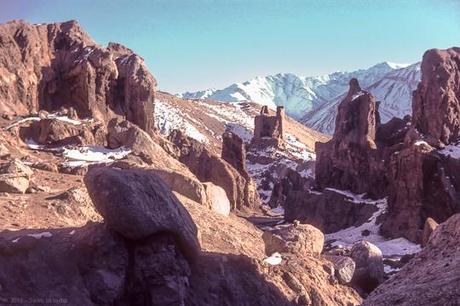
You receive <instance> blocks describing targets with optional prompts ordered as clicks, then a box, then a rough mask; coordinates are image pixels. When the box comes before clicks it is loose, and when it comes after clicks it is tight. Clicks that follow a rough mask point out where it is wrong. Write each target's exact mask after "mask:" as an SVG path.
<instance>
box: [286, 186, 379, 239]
mask: <svg viewBox="0 0 460 306" xmlns="http://www.w3.org/2000/svg"><path fill="white" fill-rule="evenodd" d="M284 209H285V214H284V217H285V220H286V221H288V222H293V221H294V220H299V221H300V222H302V223H308V224H311V225H313V226H315V227H317V228H319V229H320V230H321V231H323V232H324V233H326V234H328V233H333V232H337V231H339V230H341V229H344V228H347V227H350V226H359V225H361V224H363V223H365V222H367V221H368V220H369V218H370V217H371V216H372V214H373V213H374V212H375V211H376V210H377V208H376V207H375V205H372V204H367V203H366V202H365V201H362V202H357V201H356V200H355V199H353V198H352V197H350V196H347V195H346V194H343V193H341V192H338V191H336V190H333V189H325V190H324V192H322V193H318V192H314V191H304V190H300V191H299V190H293V191H291V192H290V193H289V195H288V197H287V199H286V204H285V207H284Z"/></svg>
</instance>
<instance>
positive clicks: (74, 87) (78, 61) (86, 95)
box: [0, 21, 156, 133]
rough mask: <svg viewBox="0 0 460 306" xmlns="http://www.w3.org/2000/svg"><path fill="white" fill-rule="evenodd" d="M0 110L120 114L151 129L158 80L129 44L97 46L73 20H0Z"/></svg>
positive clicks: (99, 117)
mask: <svg viewBox="0 0 460 306" xmlns="http://www.w3.org/2000/svg"><path fill="white" fill-rule="evenodd" d="M0 41H1V44H0V58H2V61H1V62H0V75H1V77H0V100H1V101H2V104H1V105H0V112H1V113H4V114H17V115H27V114H29V113H31V112H38V111H39V110H47V111H50V112H54V111H57V110H59V109H60V108H61V107H73V108H74V109H75V111H76V113H77V114H78V116H79V117H80V118H87V117H92V118H95V119H97V120H99V121H102V122H107V121H108V119H110V118H113V117H117V116H121V117H124V118H126V119H127V120H129V121H131V122H133V123H135V124H137V125H138V126H140V127H141V128H142V129H143V130H145V131H147V132H148V133H151V132H153V127H154V125H153V102H154V91H155V86H156V81H155V79H154V78H153V76H152V75H151V74H150V73H149V72H148V70H147V68H146V67H145V65H144V63H143V60H142V58H140V57H139V56H137V55H136V54H134V53H133V52H132V51H131V50H129V49H128V48H125V47H123V46H121V45H118V44H109V45H108V47H107V48H103V47H101V46H98V45H97V44H96V43H95V42H94V41H93V40H92V39H91V38H90V37H89V35H88V34H87V33H85V32H84V31H83V29H82V28H81V27H80V26H79V25H78V23H77V22H76V21H68V22H63V23H54V24H42V25H33V24H29V23H26V22H24V21H11V22H8V23H6V24H2V25H0Z"/></svg>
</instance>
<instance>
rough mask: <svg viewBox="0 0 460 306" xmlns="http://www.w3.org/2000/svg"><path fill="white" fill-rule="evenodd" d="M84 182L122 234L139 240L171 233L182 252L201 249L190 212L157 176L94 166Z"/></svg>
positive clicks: (111, 225)
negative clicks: (161, 233) (159, 233)
mask: <svg viewBox="0 0 460 306" xmlns="http://www.w3.org/2000/svg"><path fill="white" fill-rule="evenodd" d="M85 185H86V188H87V189H88V192H89V194H90V196H91V199H92V200H93V203H94V205H95V206H96V209H97V210H98V212H99V213H100V214H101V215H102V217H103V218H104V221H105V223H106V224H107V226H108V227H109V228H111V229H113V230H114V231H116V232H117V233H119V234H120V235H122V236H123V237H125V238H127V239H131V240H141V239H145V238H147V237H149V236H151V235H152V234H154V233H157V232H162V231H166V232H169V233H172V234H174V235H175V236H176V237H177V239H178V242H179V245H180V246H181V247H182V248H183V251H184V253H186V254H190V255H191V256H192V257H196V256H197V253H198V252H199V250H200V245H199V243H198V239H197V238H196V236H197V229H196V226H195V224H194V223H193V221H192V219H191V217H190V215H189V213H188V212H187V210H186V209H184V207H183V206H182V204H181V203H180V202H179V201H178V200H177V198H176V197H175V196H174V195H173V194H171V192H170V190H169V188H168V187H167V186H166V185H165V183H164V182H163V181H162V180H161V179H160V178H159V177H157V176H156V175H154V174H152V173H149V172H147V171H143V170H137V169H128V170H119V169H112V168H93V169H91V170H90V171H89V172H88V173H87V175H86V176H85Z"/></svg>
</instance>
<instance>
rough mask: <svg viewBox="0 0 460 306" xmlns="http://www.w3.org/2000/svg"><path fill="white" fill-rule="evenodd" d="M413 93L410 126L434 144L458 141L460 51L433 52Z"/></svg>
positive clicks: (426, 57)
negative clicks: (411, 121) (411, 124)
mask: <svg viewBox="0 0 460 306" xmlns="http://www.w3.org/2000/svg"><path fill="white" fill-rule="evenodd" d="M421 69H422V81H421V82H420V83H419V85H418V87H417V90H416V91H415V92H414V98H413V103H412V112H413V124H414V126H415V128H416V129H417V130H418V131H419V132H421V133H422V134H424V135H426V137H427V138H428V141H429V142H431V144H433V145H438V144H450V143H453V142H456V141H458V140H460V48H451V49H447V50H439V49H432V50H428V51H427V52H425V54H424V55H423V61H422V66H421Z"/></svg>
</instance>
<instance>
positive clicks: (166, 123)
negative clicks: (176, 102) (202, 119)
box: [154, 100, 208, 143]
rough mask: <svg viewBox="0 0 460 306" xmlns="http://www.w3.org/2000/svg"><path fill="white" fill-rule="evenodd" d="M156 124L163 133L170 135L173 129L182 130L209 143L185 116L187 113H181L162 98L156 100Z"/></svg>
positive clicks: (191, 136)
mask: <svg viewBox="0 0 460 306" xmlns="http://www.w3.org/2000/svg"><path fill="white" fill-rule="evenodd" d="M154 115H155V124H156V127H157V128H158V129H159V130H160V133H161V134H163V135H169V134H170V133H171V132H172V131H173V130H182V131H183V132H184V133H185V135H187V136H189V137H190V138H193V139H195V140H198V141H200V142H203V143H207V142H208V140H207V138H206V136H204V135H203V134H202V133H200V131H198V129H197V128H195V126H193V125H192V124H191V123H190V122H189V121H188V120H186V119H185V118H184V117H185V115H184V114H182V113H180V111H179V110H178V109H177V108H172V107H169V106H168V105H167V104H165V103H163V102H162V101H160V100H155V112H154Z"/></svg>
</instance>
